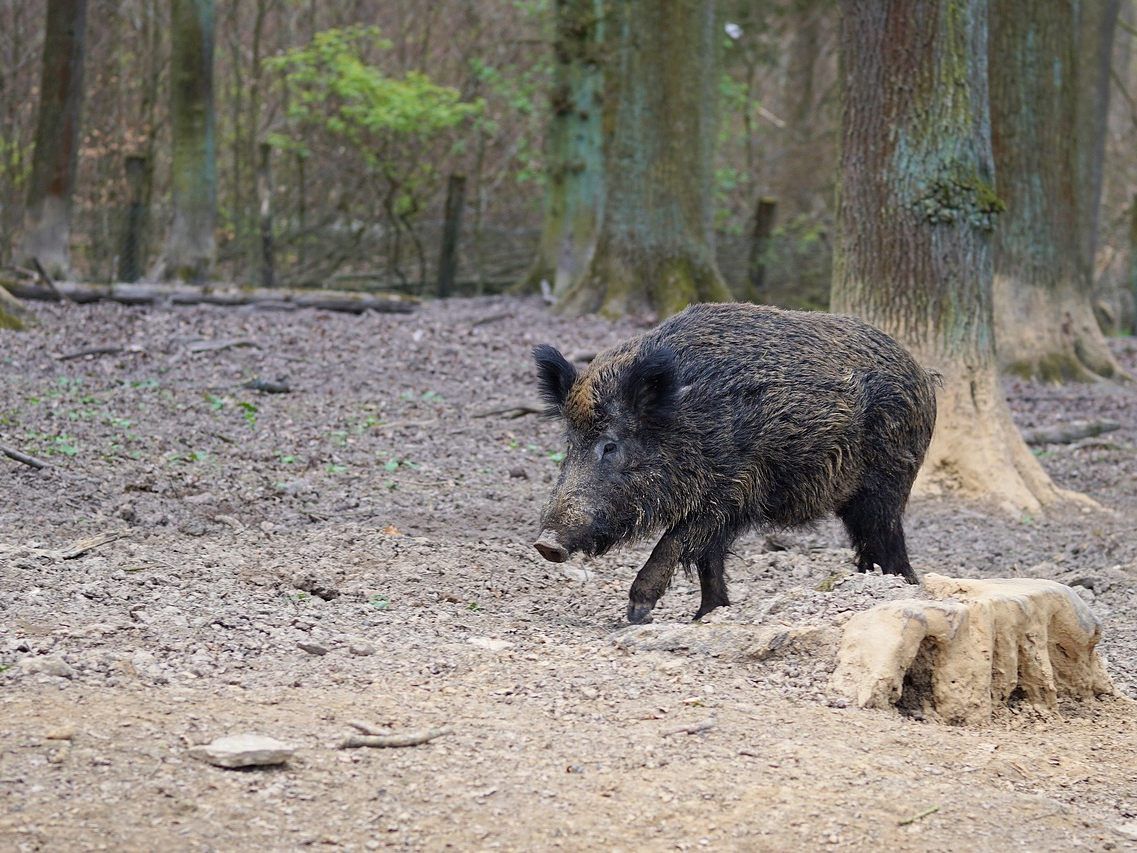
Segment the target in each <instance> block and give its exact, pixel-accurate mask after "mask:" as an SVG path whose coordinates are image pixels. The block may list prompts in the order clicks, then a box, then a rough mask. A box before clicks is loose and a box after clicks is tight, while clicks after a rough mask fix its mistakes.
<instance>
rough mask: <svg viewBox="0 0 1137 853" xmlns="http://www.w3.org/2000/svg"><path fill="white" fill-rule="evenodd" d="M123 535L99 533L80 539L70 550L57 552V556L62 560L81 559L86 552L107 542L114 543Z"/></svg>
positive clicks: (123, 534)
mask: <svg viewBox="0 0 1137 853" xmlns="http://www.w3.org/2000/svg"><path fill="white" fill-rule="evenodd" d="M125 535H126V534H125V533H112V532H110V531H108V532H106V533H99V534H96V535H95V536H91V537H88V538H87V539H80V540H79V541H78V542H76V543H75V544H74V545H72V546H71V547H70V548H67V549H65V550H63V551H60V552H59V556H60V558H61V559H64V560H74V559H75V558H76V557H82V556H83V555H84V554H86V553H87V552H88V551H94V550H95V549H96V548H99V547H101V546H103V545H106V544H107V543H108V542H114V541H115V540H116V539H121V538H122V537H123V536H125Z"/></svg>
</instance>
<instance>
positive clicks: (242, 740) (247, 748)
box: [189, 734, 296, 768]
mask: <svg viewBox="0 0 1137 853" xmlns="http://www.w3.org/2000/svg"><path fill="white" fill-rule="evenodd" d="M294 752H296V747H294V746H289V745H288V744H286V743H281V742H280V741H278V740H277V739H276V738H271V737H266V736H264V735H256V734H244V735H230V736H229V737H223V738H218V739H217V740H215V741H213V742H212V743H210V744H206V745H205V746H195V747H192V748H191V749H190V750H189V754H190V757H192V758H196V759H198V760H199V761H205V762H207V763H209V764H212V765H214V766H216V767H228V768H234V767H269V766H271V765H274V764H283V763H284V762H286V761H287V760H288V759H289V758H291V757H292V755H293V753H294Z"/></svg>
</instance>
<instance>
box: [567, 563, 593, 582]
mask: <svg viewBox="0 0 1137 853" xmlns="http://www.w3.org/2000/svg"><path fill="white" fill-rule="evenodd" d="M561 574H562V575H564V576H565V577H566V578H568V579H569V580H574V581H579V582H580V583H588V582H589V581H590V580H592V572H590V571H588V570H587V569H578V568H577V567H576V566H561Z"/></svg>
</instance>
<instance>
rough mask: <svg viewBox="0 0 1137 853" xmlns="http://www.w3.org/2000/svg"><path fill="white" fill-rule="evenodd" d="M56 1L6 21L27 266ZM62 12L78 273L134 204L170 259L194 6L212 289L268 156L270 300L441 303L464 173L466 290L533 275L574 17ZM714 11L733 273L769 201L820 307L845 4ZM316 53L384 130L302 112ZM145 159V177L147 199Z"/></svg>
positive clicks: (785, 300)
mask: <svg viewBox="0 0 1137 853" xmlns="http://www.w3.org/2000/svg"><path fill="white" fill-rule="evenodd" d="M48 5H49V4H48V3H46V2H24V0H3V2H0V265H4V266H11V265H13V264H22V263H23V262H25V261H26V260H27V259H26V258H20V257H18V255H19V248H20V239H21V233H22V228H23V224H24V221H25V217H26V202H27V200H28V193H29V182H30V180H31V177H32V163H33V157H34V142H35V134H36V121H37V108H38V106H39V102H40V81H41V71H42V69H41V57H42V55H43V49H44V34H45V23H46V11H47V7H48ZM52 5H56V6H60V7H72V8H71V13H72V14H73V13H74V7H76V6H80V5H82V6H86V10H85V14H86V28H85V37H84V39H83V42H84V44H83V47H84V50H85V58H84V66H85V70H84V77H83V85H82V89H83V93H82V105H81V118H80V131H79V145H78V151H77V166H76V173H75V177H74V185H73V194H74V196H73V205H72V221H71V233H70V258H69V262H70V268H69V270H68V273H69V275H71V276H72V277H74V278H77V279H84V280H91V281H115V280H122V279H123V251H124V239H125V234H124V230H125V228H126V222H127V219H128V216H129V215H130V210H131V202H132V200H133V201H141V202H142V203H143V205H144V211H145V213H144V216H145V218H144V222H142V223H141V225H142V228H141V235H142V237H141V245H140V246H138V247H137V249H136V251H137V253H138V265H139V268H140V269H139V272H140V273H141V274H142V275H146V274H147V273H153V272H154V271H155V265H156V263H157V262H158V260H159V259H160V257H161V256H162V253H163V247H164V245H165V243H166V240H167V236H168V233H169V229H170V227H171V222H172V217H173V213H172V210H171V190H172V182H173V175H172V152H173V150H174V139H173V138H172V134H173V131H172V116H171V111H172V92H171V79H172V73H171V51H172V42H173V40H174V37H175V35H176V34H177V32H178V30H177V27H178V25H179V21H183V22H184V20H185V16H184V15H182V17H178V18H176V17H175V15H176V14H181V13H180V12H178V9H179V8H180V7H182V8H184V9H185V10H189V11H191V12H194V13H195V14H208V15H209V16H210V17H211V18H212V19H213V25H214V27H215V29H214V42H213V105H212V106H213V113H214V116H215V129H214V134H213V145H214V149H215V172H214V174H212V175H211V176H207V180H211V181H213V182H215V187H214V188H215V194H216V221H215V236H216V255H215V257H216V264H215V266H214V267H213V268H212V269H211V271H210V278H213V279H217V280H229V281H235V282H240V283H249V282H254V281H258V280H259V278H260V264H261V252H262V234H261V227H260V223H259V219H258V207H259V194H258V189H257V172H258V165H259V164H260V158H261V152H260V145H261V144H262V143H271V145H272V148H271V154H270V155H269V156H270V161H271V167H272V182H273V185H272V188H271V201H272V207H273V214H274V215H273V222H272V230H273V237H274V240H275V277H276V282H277V283H278V284H283V285H289V286H292V285H299V286H313V285H315V286H334V287H336V288H353V287H368V288H390V287H399V288H402V289H405V290H409V291H411V292H421V291H423V290H426V289H430V288H432V287H433V285H434V280H435V276H436V271H435V266H436V263H437V258H438V245H439V240H440V236H441V225H442V220H443V213H444V205H445V200H446V194H447V185H448V179H449V178H450V176H451V175H460V176H464V177H465V179H466V191H465V199H464V202H465V203H464V206H463V208H464V209H463V214H464V216H463V224H462V231H461V237H460V242H459V247H458V259H459V268H458V275H457V283H456V288H457V290H458V291H459V292H464V293H477V292H494V291H500V290H502V289H504V288H508V287H510V286H511V285H514V284H516V283H518V282H519V281H522V280H524V279H525V277H526V274H527V273H528V272H530V271H531V265H532V262H533V257H534V253H535V251H536V248H537V242H538V238H539V235H540V233H541V222H542V216H543V199H544V188H545V183H546V178H547V175H548V173H549V166H550V163H549V157H548V144H547V141H546V133H547V130H548V128H549V125H550V116H551V114H552V113H553V112H554V111H555V110H556V109H557V106H556V104H555V103H553V102H552V101H551V96H553V95H555V92H554V89H555V86H554V82H555V81H554V75H555V71H556V65H557V63H558V61H559V60H558V55H557V53H556V51H555V50H554V48H555V47H556V46H557V45H558V44H559V43H561V42H558V33H557V29H556V18H557V15H558V14H564V13H565V11H564V10H565V7H572V6H573V5H574V4H571V3H563V2H561V3H554V2H552V0H516V2H503V0H439V2H431V3H425V4H424V3H419V2H411V0H394V1H393V2H377V1H376V0H353V2H345V3H319V2H315V0H216V3H214V2H208V3H206V2H196V3H195V2H189V0H185V1H184V2H182V0H179V2H174V3H168V2H164V0H123V2H119V1H118V0H113V1H112V0H89V3H88V2H85V3H75V2H69V3H64V2H59V0H53V4H52ZM575 5H576V6H578V7H579V6H582V5H583V6H586V7H589V6H592V5H594V4H580V3H577V4H575ZM595 5H597V8H598V4H595ZM1012 5H1013V4H1012ZM1028 5H1030V4H1028ZM1034 5H1036V6H1038V4H1034ZM1043 5H1045V4H1043ZM1053 5H1054V6H1055V7H1057V6H1064V5H1066V4H1053ZM1107 5H1109V4H1107ZM1039 8H1042V7H1041V6H1039ZM195 10H196V11H195ZM570 11H571V9H570ZM719 15H720V19H721V20H720V23H721V28H720V30H719V35H718V39H719V41H720V42H721V45H720V47H721V49H722V55H721V61H722V64H721V68H720V69H719V71H718V81H719V83H718V88H719V95H720V98H721V101H720V105H719V119H720V120H719V123H718V128H717V131H716V139H715V145H714V164H713V186H712V187H711V188H710V191H712V192H713V217H714V229H715V232H716V237H717V240H716V252H717V257H718V262H719V267H720V269H721V271H722V273H723V276H724V278H725V280H726V282H727V283H728V285H730V287H731V288H732V290H733V291H734V292H735V293H736V294H738V295H743V296H745V295H747V292H746V281H747V277H748V273H749V264H750V258H751V254H752V252H753V248H754V247H753V239H752V234H753V231H754V228H755V214H756V209H757V208H758V207H759V202H760V200H761V199H763V198H769V199H771V200H775V201H776V209H775V210H774V211H773V213H774V219H773V231H772V237H771V239H770V240H769V241H768V242H766V243H763V244H762V245H761V246H760V247H759V251H760V252H761V253H762V257H763V259H764V260H765V265H764V266H765V281H764V286H765V288H766V291H765V293H764V296H765V297H766V301H777V302H780V303H782V304H789V305H799V306H809V307H825V305H826V304H827V301H828V291H829V282H830V274H831V265H832V243H833V231H834V196H835V183H836V177H837V164H838V160H837V158H838V145H839V127H838V125H839V120H840V97H839V87H838V79H837V72H838V67H837V55H838V51H837V38H838V19H839V15H838V14H837V8H836V4H834V3H830V2H824V0H778V2H765V3H740V2H726V3H723V4H722V7H721V8H720V10H719ZM1134 20H1137V16H1135V12H1134V9H1133V7H1132V4H1130V3H1128V2H1125V3H1122V4H1121V7H1120V17H1119V20H1118V22H1117V25H1116V29H1115V31H1114V33H1111V42H1112V46H1111V48H1110V53H1109V56H1108V61H1109V86H1110V92H1109V96H1110V99H1109V112H1108V134H1107V137H1106V144H1105V153H1104V168H1103V172H1104V182H1103V190H1102V196H1101V216H1100V223H1101V224H1100V231H1099V240H1098V249H1097V252H1096V255H1095V263H1094V290H1095V297H1096V298H1097V299H1098V301H1099V303H1100V304H1099V318H1100V319H1103V320H1104V321H1105V323H1106V325H1107V330H1109V331H1117V330H1128V329H1130V328H1132V324H1133V300H1132V295H1131V294H1132V285H1131V280H1132V278H1133V276H1132V275H1131V273H1130V269H1131V262H1130V258H1131V257H1132V251H1131V244H1132V240H1133V230H1134V229H1133V227H1132V224H1131V223H1132V222H1133V221H1134V210H1135V209H1134V193H1135V192H1137V153H1135V152H1137V148H1135V146H1134V145H1133V144H1132V140H1133V138H1134V132H1135V131H1137V101H1135V100H1134V97H1135V94H1137V57H1135V56H1134V51H1133V50H1132V43H1133V32H1134V30H1133V22H1134ZM366 28H375V30H371V29H366ZM321 39H322V42H321ZM320 44H322V45H323V49H324V50H325V54H324V57H325V58H327V57H328V56H329V55H333V54H334V57H333V59H335V60H338V61H340V68H339V72H338V73H339V75H340V78H339V80H338V82H339V83H343V84H344V85H345V86H348V87H352V86H354V87H356V89H357V90H358V91H371V97H370V99H369V100H367V101H366V104H367V108H368V109H369V110H371V112H372V114H371V115H369V116H367V117H365V118H364V119H361V121H362V122H363V123H366V122H368V121H370V122H371V123H372V124H371V130H370V131H368V132H363V133H359V132H357V130H358V129H357V128H347V129H344V128H336V127H334V126H333V125H332V122H331V121H330V120H331V118H332V117H333V114H332V112H331V111H322V110H320V109H311V108H310V107H311V106H312V104H311V103H310V102H306V107H302V106H300V105H298V101H303V99H304V97H305V96H310V95H311V86H309V91H307V92H305V91H304V89H305V85H306V84H305V82H304V75H305V73H308V74H309V78H308V82H309V83H310V82H311V76H312V71H313V68H314V67H315V66H316V65H317V64H318V62H317V56H316V52H315V51H314V50H313V46H316V45H320ZM305 51H307V53H305ZM289 57H291V61H290V59H289ZM562 58H563V57H562ZM324 82H325V84H326V83H327V81H326V80H325V81H324ZM368 87H378V88H377V89H375V88H373V89H371V90H368ZM379 90H381V91H379ZM1068 130H1069V129H1068ZM131 157H141V158H144V160H142V161H141V163H140V164H139V166H138V169H139V170H140V173H139V174H138V176H137V177H136V184H135V186H134V187H133V189H132V185H131V181H130V180H129V178H128V169H127V161H128V158H131ZM770 212H771V209H770V208H768V207H767V209H766V213H767V214H769V213H770ZM768 224H769V223H768V222H767V225H768ZM1103 307H1106V308H1107V309H1108V310H1107V311H1106V312H1105V313H1104V314H1102V313H1101V311H1100V309H1101V308H1103Z"/></svg>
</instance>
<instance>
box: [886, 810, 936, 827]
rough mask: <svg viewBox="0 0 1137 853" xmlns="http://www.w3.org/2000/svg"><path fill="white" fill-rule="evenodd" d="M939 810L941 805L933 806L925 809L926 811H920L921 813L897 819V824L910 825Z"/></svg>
mask: <svg viewBox="0 0 1137 853" xmlns="http://www.w3.org/2000/svg"><path fill="white" fill-rule="evenodd" d="M939 810H940V807H939V806H932V807H931V808H930V809H924V811H922V812H920V813H919V814H914V815H912V817H906V818H904V820H898V821H896V825H897V826H908V825H909V824H912V823H915V822H916V821H918V820H923V819H924V818H926V817H927V816H928V815H933V814H935V813H936V812H938V811H939Z"/></svg>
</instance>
